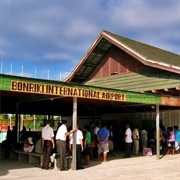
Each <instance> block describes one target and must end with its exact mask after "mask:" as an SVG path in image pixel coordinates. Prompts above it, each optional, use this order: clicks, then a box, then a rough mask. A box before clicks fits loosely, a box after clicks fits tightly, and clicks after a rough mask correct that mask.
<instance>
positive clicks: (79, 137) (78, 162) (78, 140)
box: [69, 125, 84, 170]
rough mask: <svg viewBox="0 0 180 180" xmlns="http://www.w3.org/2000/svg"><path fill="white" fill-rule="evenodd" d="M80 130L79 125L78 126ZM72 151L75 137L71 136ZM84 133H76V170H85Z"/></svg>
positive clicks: (78, 131)
mask: <svg viewBox="0 0 180 180" xmlns="http://www.w3.org/2000/svg"><path fill="white" fill-rule="evenodd" d="M77 127H78V128H79V125H78V126H77ZM69 143H70V150H72V144H73V136H72V134H70V135H69ZM83 150H84V148H83V133H82V131H81V130H80V129H78V130H77V133H76V169H77V170H78V169H84V168H83V164H82V152H83Z"/></svg>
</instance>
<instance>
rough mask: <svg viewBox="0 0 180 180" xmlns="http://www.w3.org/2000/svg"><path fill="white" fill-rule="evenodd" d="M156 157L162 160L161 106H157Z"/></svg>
mask: <svg viewBox="0 0 180 180" xmlns="http://www.w3.org/2000/svg"><path fill="white" fill-rule="evenodd" d="M156 156H157V159H160V141H159V105H156Z"/></svg>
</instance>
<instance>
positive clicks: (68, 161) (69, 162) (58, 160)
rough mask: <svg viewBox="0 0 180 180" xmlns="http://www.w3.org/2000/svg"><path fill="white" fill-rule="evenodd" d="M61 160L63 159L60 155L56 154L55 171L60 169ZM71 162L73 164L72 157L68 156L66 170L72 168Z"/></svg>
mask: <svg viewBox="0 0 180 180" xmlns="http://www.w3.org/2000/svg"><path fill="white" fill-rule="evenodd" d="M60 158H61V157H60V155H59V154H56V157H55V159H54V169H55V170H59V169H60ZM71 162H72V156H70V155H66V162H65V163H66V164H65V168H67V169H69V168H71Z"/></svg>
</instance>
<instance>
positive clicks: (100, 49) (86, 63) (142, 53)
mask: <svg viewBox="0 0 180 180" xmlns="http://www.w3.org/2000/svg"><path fill="white" fill-rule="evenodd" d="M112 45H115V46H117V47H119V48H120V49H122V50H124V51H125V52H127V53H128V54H130V55H131V56H133V57H134V58H136V59H137V60H139V61H140V62H142V63H143V64H145V65H147V66H150V67H155V68H158V69H164V70H166V71H170V72H175V73H178V74H180V55H178V54H174V53H172V52H168V51H165V50H162V49H159V48H157V47H153V46H150V45H147V44H144V43H141V42H138V41H135V40H132V39H129V38H125V37H122V36H119V35H117V34H113V33H111V32H108V31H105V30H103V31H102V32H101V33H100V35H99V36H98V38H97V39H96V41H95V42H94V43H93V44H92V46H91V47H90V48H89V50H88V51H87V53H86V54H85V55H84V57H83V58H82V60H81V61H80V62H79V64H78V65H77V66H76V68H75V69H74V71H73V72H72V73H71V75H70V76H69V77H68V78H67V79H66V80H65V81H66V82H76V83H85V82H86V81H87V80H88V78H89V76H90V75H91V74H92V72H93V71H94V70H95V69H96V67H97V66H98V64H99V63H100V61H101V60H102V59H103V57H104V56H105V55H106V54H107V52H108V51H109V49H110V48H111V47H112Z"/></svg>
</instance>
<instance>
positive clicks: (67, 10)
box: [0, 0, 180, 77]
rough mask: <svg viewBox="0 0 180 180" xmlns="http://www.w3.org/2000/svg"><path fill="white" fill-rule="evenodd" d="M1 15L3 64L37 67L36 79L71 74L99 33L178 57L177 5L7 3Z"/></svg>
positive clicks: (134, 0)
mask: <svg viewBox="0 0 180 180" xmlns="http://www.w3.org/2000/svg"><path fill="white" fill-rule="evenodd" d="M4 2H5V3H4ZM1 14H2V17H1V18H0V26H1V27H2V29H1V33H0V40H1V41H0V43H1V44H0V55H1V59H3V61H6V62H7V61H11V60H12V59H13V61H14V62H15V63H19V64H20V65H19V67H20V66H21V64H22V62H23V63H24V66H26V64H27V63H28V65H27V66H28V67H29V69H30V70H31V69H34V67H35V66H36V67H41V70H44V72H41V73H40V72H38V74H37V76H38V77H39V76H40V77H41V76H42V77H47V70H48V68H49V69H50V75H51V76H52V77H53V76H54V77H55V76H59V71H60V70H59V69H61V68H63V71H64V72H69V71H70V70H72V69H74V67H75V65H77V63H78V61H80V59H81V58H82V57H83V56H84V54H85V53H86V51H87V50H88V49H89V47H90V46H91V44H92V43H93V42H94V40H95V38H96V37H97V36H98V35H99V33H100V32H101V31H102V30H103V29H105V30H108V31H111V32H113V33H116V34H119V35H122V36H125V37H128V38H132V39H134V40H137V41H141V42H144V43H147V44H151V45H153V46H157V47H160V48H163V49H167V50H170V51H173V52H175V53H180V42H179V41H180V3H179V1H178V0H173V1H168V0H158V1H155V0H153V1H151V0H146V1H144V0H126V1H117V0H110V1H104V0H98V1H95V0H94V1H92V0H86V1H81V0H77V1H56V0H52V1H44V0H39V1H31V0H27V1H19V0H13V1H10V0H7V1H3V4H2V12H1ZM14 62H13V63H14ZM61 70H62V69H61ZM53 74H56V75H53ZM51 76H50V77H51ZM64 76H66V75H64Z"/></svg>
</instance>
